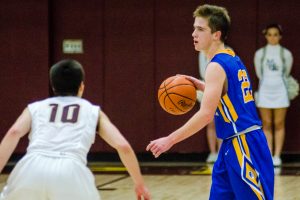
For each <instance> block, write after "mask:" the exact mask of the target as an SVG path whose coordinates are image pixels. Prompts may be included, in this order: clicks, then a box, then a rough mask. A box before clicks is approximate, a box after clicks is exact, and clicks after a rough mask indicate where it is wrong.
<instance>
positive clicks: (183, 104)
mask: <svg viewBox="0 0 300 200" xmlns="http://www.w3.org/2000/svg"><path fill="white" fill-rule="evenodd" d="M174 80H176V81H175V82H174ZM181 93H182V94H181ZM194 93H195V94H194ZM158 100H159V103H160V105H161V106H162V108H163V109H164V110H165V111H167V112H168V113H170V114H173V115H181V114H184V113H186V112H188V111H189V110H191V109H192V108H193V106H194V105H195V102H196V88H195V86H194V84H192V83H191V82H190V81H188V80H186V79H184V78H182V77H175V78H174V77H169V78H168V79H166V80H165V81H164V82H162V84H161V85H160V87H159V89H158ZM177 103H178V104H177Z"/></svg>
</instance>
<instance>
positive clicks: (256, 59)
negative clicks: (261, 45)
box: [254, 50, 262, 79]
mask: <svg viewBox="0 0 300 200" xmlns="http://www.w3.org/2000/svg"><path fill="white" fill-rule="evenodd" d="M261 59H262V51H260V50H258V51H256V52H255V55H254V67H255V73H256V76H257V78H258V79H261V76H262V74H261V69H262V66H261V64H262V63H261Z"/></svg>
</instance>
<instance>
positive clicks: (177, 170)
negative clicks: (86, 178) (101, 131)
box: [0, 162, 300, 200]
mask: <svg viewBox="0 0 300 200" xmlns="http://www.w3.org/2000/svg"><path fill="white" fill-rule="evenodd" d="M89 167H90V169H91V170H92V171H93V173H94V174H95V177H96V185H97V188H98V190H99V192H100V195H101V197H102V200H117V199H123V200H135V194H134V190H133V184H132V181H131V179H130V177H129V176H128V174H127V172H126V170H125V168H124V167H123V166H122V165H121V164H120V163H119V162H90V163H89ZM141 168H142V172H143V174H144V178H145V182H146V183H147V185H148V187H149V189H150V191H151V195H152V200H207V199H208V197H209V190H210V185H211V170H212V165H207V164H205V163H199V162H142V163H141ZM275 173H276V177H275V200H300V193H299V188H300V162H299V163H298V162H294V163H287V164H284V165H283V166H282V167H281V168H276V169H275ZM7 176H8V174H4V175H1V176H0V189H2V187H3V186H4V184H5V181H6V179H7Z"/></svg>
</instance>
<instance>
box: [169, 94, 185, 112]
mask: <svg viewBox="0 0 300 200" xmlns="http://www.w3.org/2000/svg"><path fill="white" fill-rule="evenodd" d="M167 97H168V99H169V100H170V102H171V103H172V104H173V105H174V106H175V108H176V109H177V110H179V111H180V112H182V113H184V111H183V110H181V109H180V108H178V107H177V105H176V104H175V103H174V102H173V101H172V99H171V98H170V96H169V95H168V93H167V95H166V96H165V98H164V108H165V110H166V111H169V112H170V110H169V109H168V108H167V107H166V103H165V102H166V98H167ZM174 114H176V113H174Z"/></svg>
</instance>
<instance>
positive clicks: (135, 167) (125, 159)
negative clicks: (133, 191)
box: [118, 146, 144, 185]
mask: <svg viewBox="0 0 300 200" xmlns="http://www.w3.org/2000/svg"><path fill="white" fill-rule="evenodd" d="M118 153H119V155H120V158H121V161H122V163H123V164H124V165H125V167H126V169H127V171H128V173H129V174H130V176H131V177H132V179H133V181H134V183H135V184H136V185H140V184H144V181H143V177H142V175H141V170H140V167H139V164H138V160H137V158H136V156H135V153H134V151H133V150H132V148H131V147H130V146H128V147H126V148H123V149H121V150H118Z"/></svg>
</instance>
